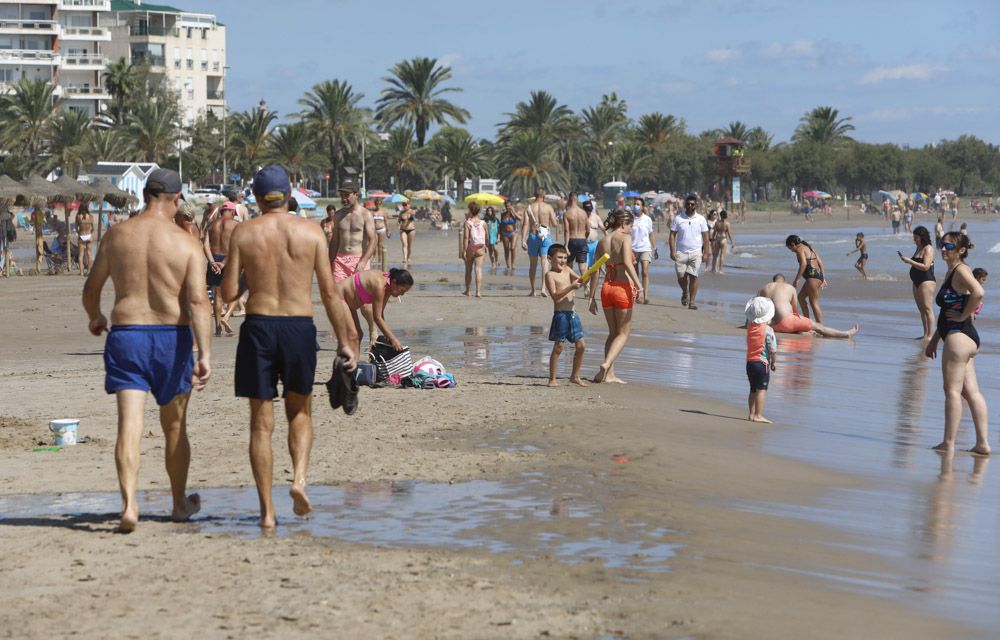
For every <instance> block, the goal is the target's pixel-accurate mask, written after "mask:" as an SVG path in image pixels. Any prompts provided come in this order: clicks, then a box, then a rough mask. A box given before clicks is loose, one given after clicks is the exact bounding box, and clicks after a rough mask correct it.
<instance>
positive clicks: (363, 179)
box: [361, 130, 368, 200]
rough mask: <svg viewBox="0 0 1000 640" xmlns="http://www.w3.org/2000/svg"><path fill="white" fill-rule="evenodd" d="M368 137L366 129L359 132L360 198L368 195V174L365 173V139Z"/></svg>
mask: <svg viewBox="0 0 1000 640" xmlns="http://www.w3.org/2000/svg"><path fill="white" fill-rule="evenodd" d="M367 137H368V131H367V130H366V131H365V132H364V133H363V134H361V199H362V200H363V199H365V198H367V197H368V189H367V188H366V187H367V185H368V176H367V175H365V174H366V173H367V172H366V171H365V139H366V138H367Z"/></svg>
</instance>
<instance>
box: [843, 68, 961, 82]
mask: <svg viewBox="0 0 1000 640" xmlns="http://www.w3.org/2000/svg"><path fill="white" fill-rule="evenodd" d="M946 70H947V69H946V67H943V66H941V65H937V64H904V65H900V66H898V67H875V68H874V69H872V70H871V71H869V72H868V73H866V74H865V75H864V76H862V77H861V80H860V83H861V84H879V83H882V82H886V81H888V80H927V79H929V78H930V77H931V76H933V75H934V74H936V73H938V72H941V71H946Z"/></svg>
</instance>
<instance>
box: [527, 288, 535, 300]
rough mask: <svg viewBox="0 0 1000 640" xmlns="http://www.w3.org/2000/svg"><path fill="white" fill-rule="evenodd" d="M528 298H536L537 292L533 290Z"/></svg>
mask: <svg viewBox="0 0 1000 640" xmlns="http://www.w3.org/2000/svg"><path fill="white" fill-rule="evenodd" d="M528 297H529V298H534V297H535V290H534V289H532V290H531V292H530V293H529V294H528Z"/></svg>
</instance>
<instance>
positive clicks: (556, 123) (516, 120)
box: [498, 91, 573, 142]
mask: <svg viewBox="0 0 1000 640" xmlns="http://www.w3.org/2000/svg"><path fill="white" fill-rule="evenodd" d="M504 115H506V116H507V122H505V123H503V124H500V125H498V126H499V127H500V135H499V140H500V141H501V142H503V141H505V140H508V139H510V137H511V136H513V135H514V134H516V133H519V132H522V131H534V132H535V133H538V134H539V135H541V136H542V137H544V138H547V139H550V140H557V139H559V138H560V137H562V136H563V135H564V134H565V133H566V132H567V129H568V128H569V127H570V126H571V125H572V123H571V121H570V119H571V117H572V115H573V112H572V111H570V109H569V107H567V106H566V105H562V104H559V102H558V101H557V100H556V99H555V96H553V95H552V94H550V93H548V92H547V91H532V92H531V98H530V99H529V100H528V102H518V103H517V105H516V106H515V107H514V113H507V114H504Z"/></svg>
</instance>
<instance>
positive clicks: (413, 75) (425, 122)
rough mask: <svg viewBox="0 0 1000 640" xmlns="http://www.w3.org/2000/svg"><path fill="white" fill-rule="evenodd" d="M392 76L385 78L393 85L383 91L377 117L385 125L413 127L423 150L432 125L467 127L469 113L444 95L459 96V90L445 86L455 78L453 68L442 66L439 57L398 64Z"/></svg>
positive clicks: (405, 61)
mask: <svg viewBox="0 0 1000 640" xmlns="http://www.w3.org/2000/svg"><path fill="white" fill-rule="evenodd" d="M389 73H390V74H391V75H390V76H388V77H384V78H382V80H383V81H385V82H387V83H389V86H388V87H387V88H385V89H383V90H382V97H380V98H379V99H378V102H377V104H376V111H375V117H376V118H377V119H378V120H379V121H380V122H382V123H383V124H384V125H385V126H387V127H390V126H392V125H395V124H404V125H408V126H410V127H413V130H414V131H415V132H416V135H417V146H418V147H423V146H424V141H425V140H426V139H427V129H428V128H429V127H430V126H431V125H432V124H438V125H444V124H447V123H448V120H449V119H450V120H454V121H455V122H456V123H458V124H465V123H466V121H467V120H468V119H469V112H468V111H466V110H465V109H463V108H461V107H459V106H457V105H455V104H454V103H452V102H450V101H449V100H447V99H446V98H444V97H443V96H444V95H445V94H447V93H458V92H460V91H461V89H460V88H458V87H443V86H441V85H443V84H444V83H445V82H447V81H448V80H450V79H451V67H443V66H440V65H438V61H437V58H422V57H417V58H413V59H412V60H403V61H402V62H399V63H397V64H396V65H395V66H394V67H392V69H389Z"/></svg>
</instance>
